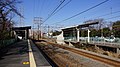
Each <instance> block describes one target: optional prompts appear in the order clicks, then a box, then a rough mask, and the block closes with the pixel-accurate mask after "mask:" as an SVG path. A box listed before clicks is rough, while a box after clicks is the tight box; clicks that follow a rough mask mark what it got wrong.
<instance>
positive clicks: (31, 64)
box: [0, 40, 52, 67]
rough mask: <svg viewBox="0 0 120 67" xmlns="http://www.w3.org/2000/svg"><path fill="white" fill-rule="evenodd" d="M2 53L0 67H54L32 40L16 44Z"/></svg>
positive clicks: (0, 53) (0, 54)
mask: <svg viewBox="0 0 120 67" xmlns="http://www.w3.org/2000/svg"><path fill="white" fill-rule="evenodd" d="M2 51H3V52H2ZM2 51H1V52H0V67H52V66H51V65H50V64H49V62H48V61H47V60H46V59H45V58H44V56H43V55H42V53H41V52H40V51H39V49H38V48H37V47H36V46H35V44H34V43H33V42H32V41H31V40H22V41H19V42H16V43H14V44H11V45H10V46H8V47H6V48H5V49H3V50H2Z"/></svg>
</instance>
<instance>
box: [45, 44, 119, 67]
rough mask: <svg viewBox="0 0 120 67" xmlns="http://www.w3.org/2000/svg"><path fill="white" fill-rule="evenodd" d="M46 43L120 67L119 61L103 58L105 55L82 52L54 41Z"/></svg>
mask: <svg viewBox="0 0 120 67" xmlns="http://www.w3.org/2000/svg"><path fill="white" fill-rule="evenodd" d="M47 43H48V44H51V45H53V46H57V47H60V48H62V49H65V50H68V51H71V52H74V53H76V54H79V55H82V56H85V57H88V58H91V59H94V60H97V61H100V62H103V63H106V64H108V65H112V66H115V67H120V62H119V61H115V60H112V59H108V58H105V57H101V56H98V55H94V54H91V53H88V52H83V51H80V50H77V49H74V48H71V47H67V46H63V45H59V44H55V43H52V42H47Z"/></svg>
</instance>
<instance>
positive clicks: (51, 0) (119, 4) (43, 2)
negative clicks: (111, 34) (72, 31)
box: [15, 0, 120, 27]
mask: <svg viewBox="0 0 120 67" xmlns="http://www.w3.org/2000/svg"><path fill="white" fill-rule="evenodd" d="M61 1H63V0H22V3H21V4H19V5H18V9H19V8H21V13H22V14H23V16H24V17H25V18H24V19H23V20H22V22H24V23H23V24H24V25H25V26H26V25H31V26H33V19H34V17H41V18H42V21H43V22H44V20H45V19H46V18H47V17H48V16H49V15H50V14H51V13H52V12H53V10H54V9H55V8H56V7H57V6H58V5H59V4H60V3H61ZM68 1H69V0H65V2H64V3H63V4H62V5H61V6H63V5H64V4H65V3H67V2H68ZM103 1H105V0H71V2H70V3H69V4H67V5H66V6H65V7H64V8H62V9H61V10H60V11H59V12H57V13H56V14H55V15H53V16H51V17H50V18H49V19H48V20H47V21H46V22H44V24H42V25H43V26H45V25H49V26H53V27H57V26H58V27H59V26H60V27H66V26H73V25H78V24H82V23H83V22H84V21H87V20H90V19H97V18H104V19H105V21H116V20H120V12H118V13H113V12H116V11H120V0H109V1H107V2H106V3H104V4H102V5H100V6H98V7H95V8H94V9H91V10H89V11H87V12H85V13H82V14H80V15H78V16H76V17H74V18H72V19H69V20H67V21H64V22H61V21H62V20H64V19H66V18H69V17H71V16H73V15H75V14H77V13H80V12H82V11H84V10H86V9H88V8H90V7H92V6H95V5H97V4H99V3H101V2H103ZM105 14H109V15H106V16H101V15H105ZM98 16H101V17H98ZM116 16H118V17H116ZM111 17H116V18H112V19H109V18H111ZM15 21H16V22H18V24H17V25H18V26H19V25H20V24H19V22H20V18H19V17H18V16H17V17H15Z"/></svg>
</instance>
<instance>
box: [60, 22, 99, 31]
mask: <svg viewBox="0 0 120 67" xmlns="http://www.w3.org/2000/svg"><path fill="white" fill-rule="evenodd" d="M98 23H99V22H90V23H85V24H81V25H77V26H72V27H67V28H63V29H62V30H63V31H73V30H75V29H76V28H78V29H79V28H84V27H89V26H90V25H95V24H98Z"/></svg>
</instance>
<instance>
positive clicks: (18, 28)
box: [12, 26, 31, 30]
mask: <svg viewBox="0 0 120 67" xmlns="http://www.w3.org/2000/svg"><path fill="white" fill-rule="evenodd" d="M26 29H31V26H26V27H13V28H12V30H26Z"/></svg>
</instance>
